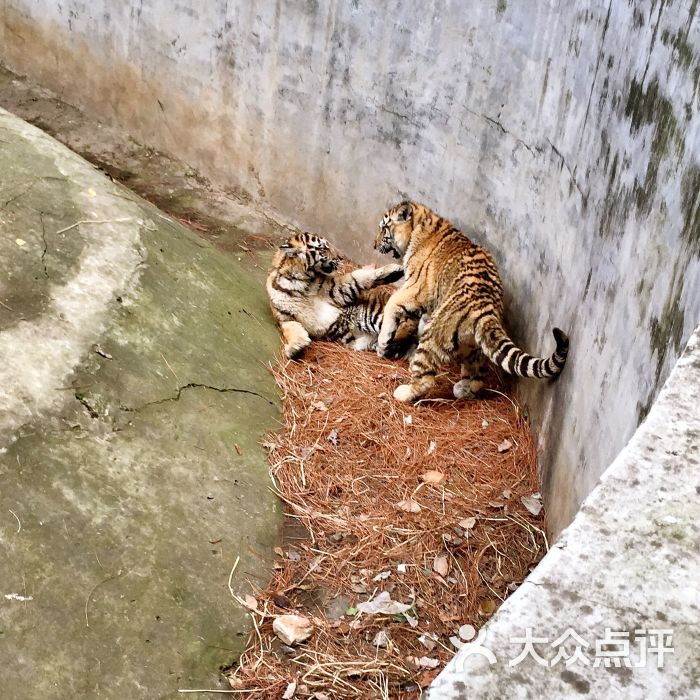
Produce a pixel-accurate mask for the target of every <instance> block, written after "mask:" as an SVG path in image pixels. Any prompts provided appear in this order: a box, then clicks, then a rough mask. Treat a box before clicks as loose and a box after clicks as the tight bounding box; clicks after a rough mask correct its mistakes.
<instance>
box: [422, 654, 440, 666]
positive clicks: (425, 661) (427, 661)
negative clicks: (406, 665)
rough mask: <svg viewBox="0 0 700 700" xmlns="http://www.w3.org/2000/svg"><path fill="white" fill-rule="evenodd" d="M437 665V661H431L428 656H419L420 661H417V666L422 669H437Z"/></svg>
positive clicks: (438, 661)
mask: <svg viewBox="0 0 700 700" xmlns="http://www.w3.org/2000/svg"><path fill="white" fill-rule="evenodd" d="M439 663H440V660H439V659H431V658H430V657H428V656H421V657H420V659H418V665H419V666H422V667H423V668H437V666H438V664H439Z"/></svg>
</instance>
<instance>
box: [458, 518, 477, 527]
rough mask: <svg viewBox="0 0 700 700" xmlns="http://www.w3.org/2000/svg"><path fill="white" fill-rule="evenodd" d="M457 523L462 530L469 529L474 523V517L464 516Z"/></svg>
mask: <svg viewBox="0 0 700 700" xmlns="http://www.w3.org/2000/svg"><path fill="white" fill-rule="evenodd" d="M457 525H459V526H460V527H461V528H463V529H464V530H471V529H472V528H473V527H474V525H476V518H464V520H460V521H459V522H458V523H457Z"/></svg>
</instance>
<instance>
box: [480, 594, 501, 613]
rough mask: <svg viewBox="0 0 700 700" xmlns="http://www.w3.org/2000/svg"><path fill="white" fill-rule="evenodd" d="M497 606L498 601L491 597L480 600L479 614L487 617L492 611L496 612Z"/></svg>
mask: <svg viewBox="0 0 700 700" xmlns="http://www.w3.org/2000/svg"><path fill="white" fill-rule="evenodd" d="M497 607H498V601H496V600H493V599H491V598H489V599H487V600H482V601H481V602H480V603H479V610H478V612H479V615H483V616H484V617H488V616H489V615H493V613H494V612H496V608H497Z"/></svg>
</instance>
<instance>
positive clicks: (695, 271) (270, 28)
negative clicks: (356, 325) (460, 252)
mask: <svg viewBox="0 0 700 700" xmlns="http://www.w3.org/2000/svg"><path fill="white" fill-rule="evenodd" d="M696 5H697V0H676V1H675V2H670V0H668V1H666V2H664V1H663V0H646V1H644V0H640V1H639V2H627V1H626V0H610V1H609V2H595V1H589V2H586V1H585V0H570V1H564V0H561V1H560V2H556V1H555V0H550V2H544V1H543V0H537V1H535V0H533V1H532V2H529V1H528V2H525V1H524V0H521V1H520V2H515V0H493V1H492V2H486V1H485V0H471V1H470V2H466V1H464V2H457V1H456V0H455V1H454V2H449V1H446V0H442V1H441V0H433V1H432V2H418V1H417V0H414V1H413V2H406V1H403V2H399V0H393V1H391V2H382V3H380V2H378V1H377V0H374V1H370V0H353V1H352V2H340V3H336V2H330V3H325V2H320V1H318V0H295V1H287V2H280V1H278V2H276V3H275V2H272V1H270V0H268V1H262V2H261V1H258V2H254V1H253V0H241V1H240V2H235V3H234V2H228V1H226V0H212V1H211V2H208V3H202V2H197V1H196V0H180V1H179V2H178V3H176V4H173V3H170V2H166V0H139V1H138V2H137V1H136V0H134V1H133V2H129V3H127V2H123V3H119V4H117V3H113V2H110V0H94V2H91V3H87V2H85V1H78V0H64V1H63V2H61V3H53V2H49V0H34V1H33V2H30V0H4V3H2V4H0V42H1V43H0V60H3V61H4V62H6V63H7V64H8V66H9V67H10V68H14V69H17V70H19V71H23V72H26V73H29V74H30V75H32V76H34V77H36V78H37V79H38V80H40V81H41V82H43V83H44V84H46V85H47V86H48V87H51V88H53V89H54V90H56V91H58V92H59V93H60V94H61V96H62V97H64V99H67V100H69V101H74V102H76V103H79V104H80V105H81V106H83V107H85V108H87V109H89V110H92V111H93V112H94V113H95V114H96V115H99V116H100V117H101V118H104V119H107V120H110V121H114V122H119V123H120V124H122V125H123V126H125V127H126V128H128V129H130V130H132V131H133V133H134V134H135V135H136V136H137V137H138V138H139V139H141V140H143V141H145V142H146V143H149V144H151V145H155V146H157V147H160V148H162V149H165V150H168V151H171V152H173V153H174V154H176V155H178V156H180V157H182V158H184V159H186V160H187V161H189V162H190V163H192V164H193V165H196V166H198V167H199V168H201V169H202V170H203V171H204V172H205V173H207V174H209V175H210V176H212V177H213V178H216V179H217V180H220V181H223V182H226V183H228V184H229V185H230V187H231V188H232V191H235V192H237V193H238V194H240V195H241V196H242V197H244V198H248V199H250V200H253V201H254V202H256V203H258V204H260V205H262V206H264V207H269V208H272V209H275V210H277V211H278V212H279V213H280V214H281V215H282V216H284V217H286V218H288V219H289V220H291V221H293V222H296V223H298V224H300V225H302V226H304V227H307V228H312V229H316V230H319V231H323V232H326V233H328V234H331V235H333V236H335V237H336V239H337V240H339V241H340V242H342V243H344V244H345V247H346V248H347V249H348V251H349V252H351V253H354V254H356V255H360V254H367V253H368V251H369V239H370V236H372V235H373V233H374V231H375V227H376V222H377V220H378V218H379V216H380V214H381V212H382V210H383V209H384V208H385V206H386V205H387V204H389V203H392V202H394V201H396V200H397V198H399V197H403V196H408V197H412V198H416V199H420V200H423V201H425V202H426V203H428V204H430V205H431V206H433V207H434V208H436V209H437V210H438V211H440V212H441V213H443V214H444V215H446V216H449V217H450V218H453V219H454V220H455V221H456V222H457V223H459V224H461V225H462V226H464V228H465V229H468V230H474V231H475V237H476V238H477V239H479V240H480V241H482V242H485V243H487V244H488V246H489V247H490V248H491V249H492V250H493V251H494V252H495V253H496V256H497V258H498V259H499V262H500V264H501V269H502V272H503V276H504V279H505V282H506V286H507V288H508V290H509V295H510V301H511V308H512V309H513V313H512V321H511V324H512V329H513V332H514V335H515V336H516V338H518V339H519V340H521V341H522V342H523V343H524V344H525V345H526V346H527V347H528V348H529V349H531V350H533V351H541V352H547V351H549V350H551V349H552V346H551V335H550V328H551V327H552V325H555V324H556V325H559V326H561V327H562V328H564V329H567V330H568V331H569V333H570V335H571V340H572V355H571V359H570V364H569V366H568V368H567V370H566V371H565V373H564V375H563V377H562V378H561V380H560V381H559V382H558V383H557V384H555V385H545V384H538V383H535V382H529V383H526V382H523V383H522V384H521V389H522V393H523V397H524V399H525V400H526V401H527V402H528V404H529V405H530V409H531V415H532V416H533V417H534V418H535V419H536V421H537V423H538V425H539V434H540V440H541V455H542V466H543V481H544V489H545V492H546V495H547V496H548V499H549V517H550V525H551V527H552V529H553V530H554V531H558V530H559V529H561V527H562V526H563V525H565V524H566V523H568V522H569V521H570V520H571V518H572V516H573V514H574V513H575V511H576V508H577V507H578V504H579V503H580V501H581V500H582V498H583V497H584V496H585V495H586V494H587V493H588V492H589V491H590V490H591V489H592V487H593V486H594V484H595V483H596V481H597V479H598V477H599V476H600V474H601V473H602V471H603V470H604V469H605V467H606V466H607V465H608V464H609V463H610V462H611V460H612V458H613V457H614V456H615V455H616V454H617V452H618V451H619V450H620V449H621V448H622V446H623V445H624V444H625V442H626V441H627V439H628V438H629V437H630V436H631V435H632V433H633V431H634V429H635V427H636V426H637V424H638V423H639V422H640V420H641V419H642V418H643V416H644V415H645V413H646V411H647V410H648V408H649V406H650V403H651V402H652V400H653V399H654V397H655V395H656V393H657V390H658V388H659V386H660V384H661V382H662V381H663V380H664V379H665V377H666V376H667V375H668V372H669V370H670V368H671V366H672V364H673V362H674V361H675V359H676V358H677V356H678V354H679V352H680V350H681V348H682V345H683V343H684V342H685V341H686V340H687V339H688V337H689V335H690V332H691V329H692V328H693V326H694V325H695V324H696V323H697V321H698V319H700V215H699V214H698V188H699V187H700V135H699V133H698V130H699V129H700V118H699V113H700V93H699V91H698V90H699V88H700V61H699V59H700V19H698V18H697V17H696V16H695V9H696Z"/></svg>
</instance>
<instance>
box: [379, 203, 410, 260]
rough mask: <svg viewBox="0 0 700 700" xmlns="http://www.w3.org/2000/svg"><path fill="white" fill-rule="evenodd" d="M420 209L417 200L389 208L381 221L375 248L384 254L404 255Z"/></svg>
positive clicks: (398, 256)
mask: <svg viewBox="0 0 700 700" xmlns="http://www.w3.org/2000/svg"><path fill="white" fill-rule="evenodd" d="M420 209H421V205H420V204H416V203H415V202H401V204H397V205H396V206H395V207H392V208H391V209H389V211H387V212H386V213H385V214H384V216H383V217H382V220H381V221H380V222H379V232H378V233H377V237H376V238H375V240H374V249H375V250H376V251H378V252H380V253H381V254H382V255H385V254H386V253H392V254H393V255H394V257H395V258H401V257H403V254H404V253H405V252H406V248H408V245H409V243H410V242H411V235H412V234H413V229H414V228H415V224H416V219H417V215H418V214H419V213H420Z"/></svg>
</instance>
